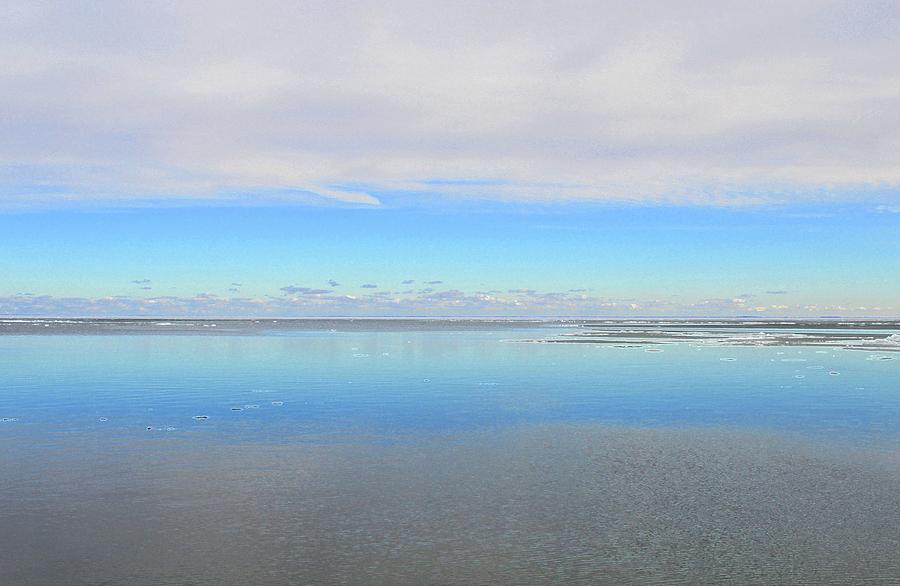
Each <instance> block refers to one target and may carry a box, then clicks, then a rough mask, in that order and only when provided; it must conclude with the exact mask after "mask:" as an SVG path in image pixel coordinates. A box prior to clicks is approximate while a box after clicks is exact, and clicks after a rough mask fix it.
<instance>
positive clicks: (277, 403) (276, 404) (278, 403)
mask: <svg viewBox="0 0 900 586" xmlns="http://www.w3.org/2000/svg"><path fill="white" fill-rule="evenodd" d="M272 404H273V405H275V406H276V407H281V406H282V405H284V401H272Z"/></svg>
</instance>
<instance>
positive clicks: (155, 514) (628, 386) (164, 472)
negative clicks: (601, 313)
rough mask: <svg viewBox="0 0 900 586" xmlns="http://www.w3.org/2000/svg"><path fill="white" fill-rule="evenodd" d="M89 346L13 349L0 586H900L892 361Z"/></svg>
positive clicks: (10, 338) (61, 340) (316, 334)
mask: <svg viewBox="0 0 900 586" xmlns="http://www.w3.org/2000/svg"><path fill="white" fill-rule="evenodd" d="M69 321H70V322H72V323H65V324H56V325H53V326H51V327H50V328H44V324H45V323H46V322H45V321H37V320H33V321H31V322H28V323H26V324H25V325H22V323H21V322H16V323H15V325H13V326H7V328H8V329H7V330H5V335H0V418H2V419H3V420H2V421H0V442H2V445H3V449H2V450H0V470H2V471H3V474H2V476H0V493H2V495H3V508H2V511H0V524H2V527H3V531H2V532H0V568H2V573H3V583H4V584H5V583H10V584H20V583H21V584H56V583H59V584H63V583H65V584H100V583H109V584H118V583H136V584H184V583H195V584H246V583H262V584H277V583H306V582H319V583H334V582H338V583H339V582H345V583H460V584H463V583H523V582H545V583H546V582H554V583H558V582H573V583H648V582H650V583H666V582H671V583H698V582H731V583H748V582H762V583H785V582H791V583H798V582H801V583H802V582H806V583H828V582H831V583H861V582H865V581H867V580H868V581H871V582H872V583H884V582H890V581H891V580H892V579H896V578H897V577H900V562H898V560H900V497H898V495H900V457H898V454H900V376H898V375H900V354H896V353H893V352H891V351H890V350H887V351H880V350H879V351H875V350H873V351H869V350H862V349H860V348H845V347H844V346H838V347H834V346H828V347H823V346H820V345H817V344H815V343H811V344H810V345H803V344H799V345H797V344H793V343H791V344H781V345H743V344H740V345H729V344H721V343H720V342H721V340H720V339H704V340H684V339H681V338H682V337H679V336H676V335H663V336H662V337H660V336H657V337H656V338H654V340H653V342H654V343H648V341H647V339H644V340H643V341H634V343H628V344H623V343H594V341H590V340H589V341H588V342H585V343H524V342H526V341H535V340H538V341H564V340H570V339H573V338H588V339H590V336H585V335H584V334H585V332H586V330H588V329H589V328H585V327H583V326H582V325H581V324H577V323H572V322H515V323H506V322H493V323H484V322H468V321H455V322H441V323H433V322H421V321H416V322H392V321H389V320H380V321H378V322H367V321H360V320H355V321H352V322H341V321H338V322H334V321H329V320H320V321H305V322H304V323H297V322H287V323H285V322H284V320H280V321H279V322H276V323H272V322H271V320H270V321H269V323H258V324H257V323H254V322H253V320H249V321H248V322H225V321H221V320H220V321H194V322H182V323H178V324H177V325H175V326H172V325H157V324H156V323H154V322H103V323H98V322H96V321H91V322H81V321H79V320H69ZM156 322H162V323H169V324H171V323H173V322H164V321H163V320H156ZM187 324H190V325H187ZM212 324H215V325H216V328H212V327H211V326H212ZM802 325H806V326H809V324H801V326H802ZM828 325H829V328H828V331H831V330H836V331H837V334H839V335H842V334H843V333H845V331H844V329H842V328H840V327H837V328H835V327H834V324H828ZM173 327H174V328H176V329H177V330H178V331H176V332H170V331H167V328H173ZM667 327H668V328H669V329H672V331H673V332H674V329H673V328H671V327H670V326H663V327H661V329H662V331H663V332H664V333H665V331H666V328H667ZM679 327H681V326H679ZM891 327H892V326H891V325H888V326H884V325H876V326H874V329H871V328H872V326H871V325H869V326H868V329H866V328H856V329H858V330H860V331H864V332H866V333H871V334H873V335H874V336H875V337H876V338H878V339H881V338H887V337H888V336H890V335H892V334H894V333H896V332H897V330H896V329H891ZM37 328H41V329H53V328H68V329H62V330H55V331H54V332H53V333H52V335H43V334H36V333H35V332H34V331H32V330H34V329H37ZM798 329H799V328H798ZM805 329H806V330H809V329H810V328H808V327H807V328H805ZM194 330H198V332H195V331H194ZM188 334H198V335H188ZM570 334H577V335H576V336H570ZM841 339H843V338H841ZM660 342H661V343H660ZM885 347H887V346H885ZM648 350H654V351H648ZM861 350H862V351H861ZM895 357H896V358H897V359H894V358H895Z"/></svg>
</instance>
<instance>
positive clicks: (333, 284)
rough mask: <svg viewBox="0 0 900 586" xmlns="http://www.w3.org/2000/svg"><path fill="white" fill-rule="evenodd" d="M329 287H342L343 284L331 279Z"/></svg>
mask: <svg viewBox="0 0 900 586" xmlns="http://www.w3.org/2000/svg"><path fill="white" fill-rule="evenodd" d="M328 286H329V287H340V286H341V284H340V283H338V282H337V281H335V280H334V279H329V280H328Z"/></svg>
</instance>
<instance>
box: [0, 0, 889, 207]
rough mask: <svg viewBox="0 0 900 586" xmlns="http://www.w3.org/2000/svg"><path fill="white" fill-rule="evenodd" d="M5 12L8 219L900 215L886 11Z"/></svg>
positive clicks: (573, 6) (0, 151) (522, 5)
mask: <svg viewBox="0 0 900 586" xmlns="http://www.w3.org/2000/svg"><path fill="white" fill-rule="evenodd" d="M13 6H18V8H15V7H14V8H12V9H8V10H5V12H4V18H2V19H0V38H2V39H3V43H2V45H0V108H2V111H3V112H4V117H3V122H2V124H3V128H2V132H0V204H2V205H4V206H14V205H15V206H31V205H53V204H60V203H61V202H68V203H69V204H72V203H73V202H80V201H85V200H104V201H107V202H113V203H120V204H127V203H128V202H133V201H134V200H136V199H141V200H147V201H154V202H170V201H173V200H177V199H191V200H193V201H209V202H218V201H245V200H251V201H255V200H259V199H268V200H273V201H304V202H307V201H309V202H311V201H325V202H333V203H336V204H340V205H351V206H372V205H378V204H379V202H380V201H381V199H383V197H385V196H384V195H383V193H385V192H390V193H394V194H397V193H399V194H402V193H414V194H416V195H417V196H437V197H462V198H471V197H480V198H495V199H504V200H544V201H557V200H616V201H637V202H648V201H651V202H672V203H704V204H716V205H719V204H727V205H746V204H754V203H766V202H779V201H787V200H801V199H844V200H854V199H858V198H861V197H865V198H869V199H871V200H873V204H875V203H884V204H886V205H885V206H884V210H883V211H889V212H893V211H895V209H896V206H895V205H892V204H891V202H892V201H896V196H897V185H898V183H900V149H898V148H897V140H896V137H897V136H898V135H900V114H898V112H900V91H898V88H900V72H898V70H897V68H896V67H895V66H894V64H895V63H896V62H897V61H898V60H900V54H898V49H897V43H896V42H895V33H896V29H897V26H898V23H900V6H897V5H895V4H891V3H884V2H874V1H871V2H869V1H862V2H852V3H831V2H826V3H824V4H823V3H822V2H813V1H811V0H799V1H797V2H791V3H789V5H785V3H783V2H773V1H768V0H766V1H762V2H754V3H744V4H730V5H729V6H728V7H727V8H724V9H723V7H722V6H721V4H720V3H718V2H713V1H709V2H699V3H692V4H690V5H682V4H679V3H672V2H666V1H663V0H657V1H653V0H651V1H649V2H643V3H641V6H640V9H635V8H634V7H633V6H632V5H630V4H623V3H616V2H595V3H587V4H585V3H575V2H565V1H564V2H556V3H552V4H547V3H543V2H531V1H529V0H525V1H523V2H515V3H490V4H471V3H433V2H413V1H411V0H401V1H398V2H392V3H388V4H377V5H376V4H368V5H357V4H354V3H350V4H342V3H330V4H327V5H323V6H321V7H319V8H317V9H316V10H313V11H311V10H309V9H308V7H307V6H306V5H305V4H304V3H296V2H277V1H276V2H271V3H262V4H259V3H254V4H247V3H243V2H233V1H229V0H224V1H216V2H212V1H202V0H201V1H193V2H172V3H165V4H160V3H131V2H110V3H103V4H101V5H98V6H96V7H95V9H92V10H83V9H82V8H81V7H80V5H78V4H71V3H21V4H19V3H16V2H13ZM296 31H304V33H303V34H295V33H296ZM222 38H228V39H230V42H228V43H224V44H223V43H222V42H221V39H222ZM560 104H565V107H564V108H561V107H560ZM349 186H367V187H365V188H360V187H349ZM868 186H876V187H877V188H878V193H869V192H867V191H866V190H865V188H866V187H868ZM860 188H862V189H863V193H862V195H861V192H860ZM879 193H880V195H879ZM879 198H881V201H878V200H879Z"/></svg>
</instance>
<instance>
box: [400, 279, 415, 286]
mask: <svg viewBox="0 0 900 586" xmlns="http://www.w3.org/2000/svg"><path fill="white" fill-rule="evenodd" d="M415 282H416V281H415V279H406V280H405V281H400V284H401V285H412V284H413V283H415Z"/></svg>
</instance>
